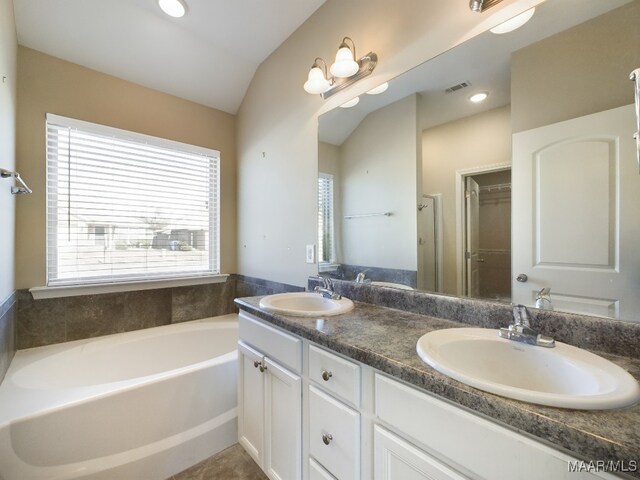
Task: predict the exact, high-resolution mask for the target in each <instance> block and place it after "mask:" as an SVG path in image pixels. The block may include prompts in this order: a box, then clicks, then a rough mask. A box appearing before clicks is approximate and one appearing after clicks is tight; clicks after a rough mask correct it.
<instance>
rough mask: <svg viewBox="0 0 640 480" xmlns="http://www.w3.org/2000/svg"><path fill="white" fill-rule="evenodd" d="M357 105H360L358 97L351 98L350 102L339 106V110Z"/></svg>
mask: <svg viewBox="0 0 640 480" xmlns="http://www.w3.org/2000/svg"><path fill="white" fill-rule="evenodd" d="M358 103H360V97H356V98H352V99H351V100H349V101H347V102H344V103H343V104H342V105H340V108H351V107H355V106H356V105H357V104H358Z"/></svg>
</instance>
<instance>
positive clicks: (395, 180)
mask: <svg viewBox="0 0 640 480" xmlns="http://www.w3.org/2000/svg"><path fill="white" fill-rule="evenodd" d="M416 124H417V95H415V94H413V95H409V96H408V97H406V98H404V99H402V100H398V101H397V102H394V103H392V104H391V105H388V106H386V107H384V108H381V109H379V110H376V111H375V112H372V113H370V114H369V115H367V117H366V118H365V119H364V120H363V121H362V122H361V123H360V125H359V126H358V128H356V129H355V130H354V131H353V133H352V134H351V135H350V136H349V138H348V139H347V140H346V141H345V142H344V143H343V144H342V146H341V147H340V178H341V195H342V212H343V215H358V214H368V213H380V212H391V213H392V215H391V216H390V217H371V218H354V219H348V220H344V217H340V218H339V219H338V222H340V223H341V224H342V238H341V242H340V243H341V245H342V257H341V258H340V257H339V258H338V261H339V262H340V263H346V264H349V265H362V266H374V267H381V268H395V269H401V270H416V269H417V258H416V256H417V246H416V239H417V231H416V216H417V213H416V208H415V202H416V199H417V193H416V187H417V183H418V182H417V178H416V176H417V174H416V164H417V161H418V156H417V155H418V154H417V148H416V147H417V146H416V137H415V132H416Z"/></svg>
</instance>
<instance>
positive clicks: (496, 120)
mask: <svg viewBox="0 0 640 480" xmlns="http://www.w3.org/2000/svg"><path fill="white" fill-rule="evenodd" d="M509 110H510V109H509V106H508V105H507V106H505V107H501V108H496V109H493V110H489V111H487V112H483V113H479V114H477V115H473V116H471V117H467V118H463V119H461V120H457V121H455V122H450V123H445V124H444V125H439V126H437V127H434V128H430V129H428V130H425V131H424V132H423V134H422V181H423V184H422V185H423V189H424V193H425V194H441V195H442V205H441V206H442V225H443V242H442V262H443V265H442V287H441V291H442V292H443V293H450V294H456V293H458V292H457V290H458V287H457V266H456V253H457V246H456V235H457V229H456V183H455V179H456V171H457V170H465V169H470V168H475V167H483V166H486V165H492V164H499V163H509V162H511V118H510V113H509Z"/></svg>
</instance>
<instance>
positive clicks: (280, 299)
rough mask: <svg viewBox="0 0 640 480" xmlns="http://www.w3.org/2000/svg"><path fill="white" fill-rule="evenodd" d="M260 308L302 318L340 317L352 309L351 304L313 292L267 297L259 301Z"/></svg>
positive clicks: (350, 302)
mask: <svg viewBox="0 0 640 480" xmlns="http://www.w3.org/2000/svg"><path fill="white" fill-rule="evenodd" d="M260 308H264V309H265V310H268V311H270V312H274V313H283V314H285V315H297V316H302V317H315V316H325V317H326V316H330V315H340V314H341V313H345V312H348V311H350V310H352V309H353V302H352V301H351V300H349V299H348V298H344V297H342V298H341V299H340V300H334V299H331V298H325V297H323V296H322V295H320V294H319V293H315V292H291V293H277V294H275V295H269V296H266V297H264V298H262V299H261V300H260Z"/></svg>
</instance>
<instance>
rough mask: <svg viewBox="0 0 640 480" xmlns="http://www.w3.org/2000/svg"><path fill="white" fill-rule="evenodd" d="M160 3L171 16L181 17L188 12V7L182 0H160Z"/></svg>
mask: <svg viewBox="0 0 640 480" xmlns="http://www.w3.org/2000/svg"><path fill="white" fill-rule="evenodd" d="M158 5H159V6H160V8H161V9H162V11H163V12H164V13H166V14H167V15H169V16H170V17H174V18H180V17H184V14H185V13H187V7H186V5H185V4H184V2H183V1H182V0H158Z"/></svg>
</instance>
